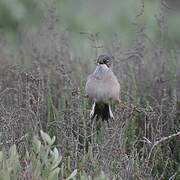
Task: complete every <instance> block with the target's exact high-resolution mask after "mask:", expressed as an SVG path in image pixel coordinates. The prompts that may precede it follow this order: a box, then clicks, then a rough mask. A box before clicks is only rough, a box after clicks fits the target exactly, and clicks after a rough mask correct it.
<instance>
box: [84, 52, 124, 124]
mask: <svg viewBox="0 0 180 180" xmlns="http://www.w3.org/2000/svg"><path fill="white" fill-rule="evenodd" d="M113 60H114V57H113V56H111V55H107V54H101V55H99V57H98V58H97V66H96V68H95V70H94V72H93V73H92V74H90V75H89V76H88V77H87V81H86V85H85V91H86V95H87V97H89V98H90V99H91V100H92V101H93V105H92V109H91V112H90V117H91V119H94V118H95V117H96V118H97V119H99V118H101V119H102V120H103V121H107V122H108V120H109V119H114V115H113V113H112V110H111V107H110V102H111V100H113V101H116V102H119V103H120V102H121V101H120V84H119V82H118V80H117V77H116V76H115V74H114V73H113V70H112V68H113Z"/></svg>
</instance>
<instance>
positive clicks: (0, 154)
mask: <svg viewBox="0 0 180 180" xmlns="http://www.w3.org/2000/svg"><path fill="white" fill-rule="evenodd" d="M2 160H3V152H2V151H0V161H2Z"/></svg>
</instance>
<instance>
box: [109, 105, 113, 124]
mask: <svg viewBox="0 0 180 180" xmlns="http://www.w3.org/2000/svg"><path fill="white" fill-rule="evenodd" d="M108 106H109V115H110V118H112V119H113V120H114V115H113V113H112V111H111V107H110V105H108Z"/></svg>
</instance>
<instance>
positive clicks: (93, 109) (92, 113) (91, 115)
mask: <svg viewBox="0 0 180 180" xmlns="http://www.w3.org/2000/svg"><path fill="white" fill-rule="evenodd" d="M95 106H96V102H94V103H93V105H92V109H91V113H90V117H91V118H92V117H93V116H94V111H95Z"/></svg>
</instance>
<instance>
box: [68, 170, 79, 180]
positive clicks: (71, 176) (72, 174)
mask: <svg viewBox="0 0 180 180" xmlns="http://www.w3.org/2000/svg"><path fill="white" fill-rule="evenodd" d="M76 174H77V169H75V170H74V171H73V172H72V173H71V175H70V176H69V177H68V178H66V180H70V179H72V178H74V177H75V176H76Z"/></svg>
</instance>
